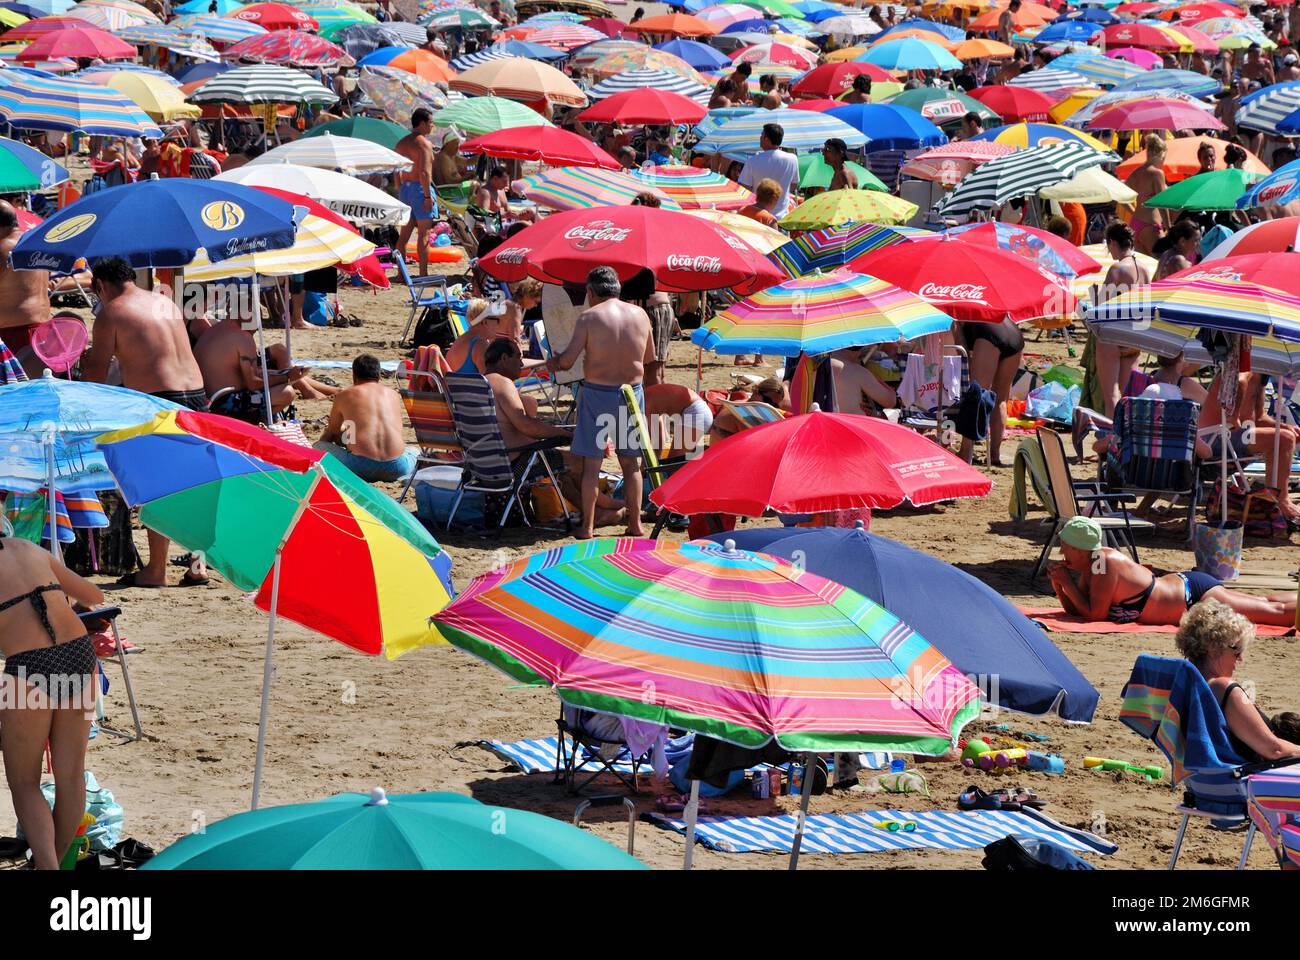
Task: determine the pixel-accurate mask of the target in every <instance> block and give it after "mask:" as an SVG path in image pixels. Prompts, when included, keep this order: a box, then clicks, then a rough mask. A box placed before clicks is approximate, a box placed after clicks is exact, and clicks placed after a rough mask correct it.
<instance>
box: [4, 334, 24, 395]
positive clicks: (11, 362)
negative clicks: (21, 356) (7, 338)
mask: <svg viewBox="0 0 1300 960" xmlns="http://www.w3.org/2000/svg"><path fill="white" fill-rule="evenodd" d="M26 379H27V372H26V371H25V370H23V365H22V364H21V363H19V362H18V358H17V357H15V356H14V352H13V351H12V350H10V349H9V347H8V346H6V345H5V342H4V341H3V340H0V387H2V386H4V385H5V384H6V383H18V382H19V381H20V380H26Z"/></svg>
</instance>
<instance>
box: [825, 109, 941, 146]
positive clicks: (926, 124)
mask: <svg viewBox="0 0 1300 960" xmlns="http://www.w3.org/2000/svg"><path fill="white" fill-rule="evenodd" d="M826 116H828V117H834V118H835V119H836V120H842V121H844V122H845V123H847V124H848V125H849V126H850V127H853V128H854V129H855V130H861V131H862V132H863V133H865V134H866V135H867V141H868V142H867V145H866V148H865V150H866V152H868V153H870V152H872V151H875V150H915V149H917V148H919V147H940V146H943V145H944V144H945V143H947V142H948V135H947V134H946V133H944V132H943V131H942V130H940V129H939V128H938V127H936V126H935V125H934V124H933V123H931V122H930V121H929V120H927V119H925V117H923V116H921V114H919V113H918V112H917V111H915V110H911V109H909V108H907V107H898V106H895V105H893V104H891V103H854V104H849V105H848V106H843V107H835V108H833V109H831V110H827V111H826Z"/></svg>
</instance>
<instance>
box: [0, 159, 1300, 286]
mask: <svg viewBox="0 0 1300 960" xmlns="http://www.w3.org/2000/svg"><path fill="white" fill-rule="evenodd" d="M2 144H3V141H0V145H2ZM1293 250H1300V217H1278V218H1277V219H1276V220H1263V221H1261V222H1259V223H1253V224H1251V225H1250V226H1249V227H1243V228H1242V229H1240V230H1238V231H1237V232H1236V233H1234V234H1233V235H1232V236H1230V237H1227V238H1226V239H1224V241H1223V242H1222V243H1220V244H1219V245H1218V246H1217V247H1215V248H1214V249H1213V250H1211V251H1210V252H1209V253H1207V254H1206V255H1205V257H1204V258H1203V259H1202V262H1205V261H1213V260H1219V259H1222V258H1223V257H1230V256H1240V255H1243V254H1248V253H1290V252H1291V251H1293Z"/></svg>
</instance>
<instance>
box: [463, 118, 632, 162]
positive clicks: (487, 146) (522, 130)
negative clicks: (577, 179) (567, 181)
mask: <svg viewBox="0 0 1300 960" xmlns="http://www.w3.org/2000/svg"><path fill="white" fill-rule="evenodd" d="M461 150H462V151H463V152H465V153H485V154H487V155H488V156H489V157H502V158H504V159H506V160H533V161H537V162H539V163H549V164H551V165H552V166H556V167H603V168H604V169H606V170H618V169H619V162H618V161H617V160H615V159H614V158H613V157H611V156H610V155H609V154H608V153H606V152H605V151H604V150H602V149H601V148H600V147H598V146H596V144H594V143H592V142H591V141H590V140H588V139H587V138H586V137H580V136H578V135H577V134H576V133H571V132H570V131H568V130H561V129H560V128H559V127H509V128H508V129H505V130H494V131H493V132H492V133H486V134H484V135H483V136H481V137H474V138H473V139H472V140H466V141H465V142H464V143H463V144H462V145H461Z"/></svg>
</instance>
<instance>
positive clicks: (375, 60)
mask: <svg viewBox="0 0 1300 960" xmlns="http://www.w3.org/2000/svg"><path fill="white" fill-rule="evenodd" d="M232 49H233V48H232ZM357 66H360V67H370V66H381V67H391V68H392V69H394V70H405V71H406V72H407V73H413V74H415V75H416V76H417V77H420V78H421V79H424V80H430V81H433V82H435V83H436V82H437V81H439V80H451V78H452V77H454V76H456V71H455V70H453V69H452V67H451V64H449V63H448V62H447V61H446V60H444V59H442V57H440V56H438V55H437V54H436V53H431V52H430V51H428V50H423V49H420V48H418V47H417V48H415V49H411V48H410V47H380V48H379V49H378V50H374V51H372V52H371V53H368V54H366V55H365V56H364V57H362V58H361V59H360V60H358V61H357Z"/></svg>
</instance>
